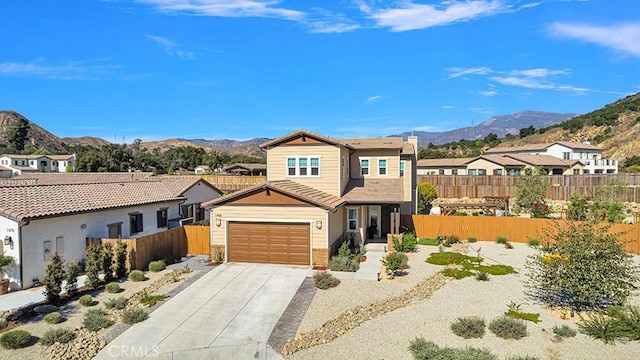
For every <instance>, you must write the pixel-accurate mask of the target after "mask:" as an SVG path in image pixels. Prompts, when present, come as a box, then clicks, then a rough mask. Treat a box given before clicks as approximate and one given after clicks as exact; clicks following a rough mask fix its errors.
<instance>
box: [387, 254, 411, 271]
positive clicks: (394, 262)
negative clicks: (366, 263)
mask: <svg viewBox="0 0 640 360" xmlns="http://www.w3.org/2000/svg"><path fill="white" fill-rule="evenodd" d="M408 262H409V258H407V255H405V254H403V253H401V252H397V251H394V252H392V253H389V254H388V255H387V256H385V257H384V258H383V259H382V264H383V265H384V266H385V268H386V269H387V273H388V274H389V275H391V276H392V277H393V276H396V275H402V274H403V273H404V270H406V269H408V268H409V264H408Z"/></svg>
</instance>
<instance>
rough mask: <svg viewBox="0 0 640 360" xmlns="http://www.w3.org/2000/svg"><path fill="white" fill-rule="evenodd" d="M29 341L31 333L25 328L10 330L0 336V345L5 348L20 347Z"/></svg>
mask: <svg viewBox="0 0 640 360" xmlns="http://www.w3.org/2000/svg"><path fill="white" fill-rule="evenodd" d="M30 342H31V334H30V333H29V332H28V331H25V330H11V331H8V332H6V333H4V334H2V336H0V345H2V347H3V348H5V349H20V348H23V347H26V346H27V345H29V343H30Z"/></svg>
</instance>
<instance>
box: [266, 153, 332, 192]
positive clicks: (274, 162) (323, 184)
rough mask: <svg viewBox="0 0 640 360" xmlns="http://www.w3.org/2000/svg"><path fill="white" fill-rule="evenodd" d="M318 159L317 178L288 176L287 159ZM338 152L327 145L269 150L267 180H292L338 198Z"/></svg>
mask: <svg viewBox="0 0 640 360" xmlns="http://www.w3.org/2000/svg"><path fill="white" fill-rule="evenodd" d="M296 156H305V157H316V156H317V157H319V158H320V175H319V176H288V175H287V157H296ZM339 156H340V151H339V148H338V147H336V146H333V145H327V144H314V145H280V146H277V147H275V148H272V149H269V151H268V156H267V171H268V175H267V179H268V180H269V181H276V180H292V181H295V182H298V183H300V184H303V185H306V186H310V187H312V188H315V189H318V190H321V191H324V192H327V193H329V194H333V195H336V196H340V195H341V194H340V192H341V189H340V158H339Z"/></svg>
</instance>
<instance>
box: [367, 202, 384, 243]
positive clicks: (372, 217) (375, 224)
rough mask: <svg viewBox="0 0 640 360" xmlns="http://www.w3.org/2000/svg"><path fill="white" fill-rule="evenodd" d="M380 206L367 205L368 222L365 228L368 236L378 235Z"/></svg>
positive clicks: (375, 236) (374, 236)
mask: <svg viewBox="0 0 640 360" xmlns="http://www.w3.org/2000/svg"><path fill="white" fill-rule="evenodd" d="M380 213H381V210H380V206H379V205H377V206H374V205H372V206H369V224H368V226H369V227H368V228H367V232H368V234H367V235H368V236H367V237H368V238H371V239H372V238H377V237H380Z"/></svg>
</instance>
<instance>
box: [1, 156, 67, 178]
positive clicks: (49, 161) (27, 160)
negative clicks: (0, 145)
mask: <svg viewBox="0 0 640 360" xmlns="http://www.w3.org/2000/svg"><path fill="white" fill-rule="evenodd" d="M0 166H4V167H6V168H8V169H11V171H12V172H13V175H20V174H24V173H29V172H52V173H60V172H66V171H67V168H71V169H74V168H75V166H76V154H69V155H35V154H34V155H21V154H2V155H0Z"/></svg>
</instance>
